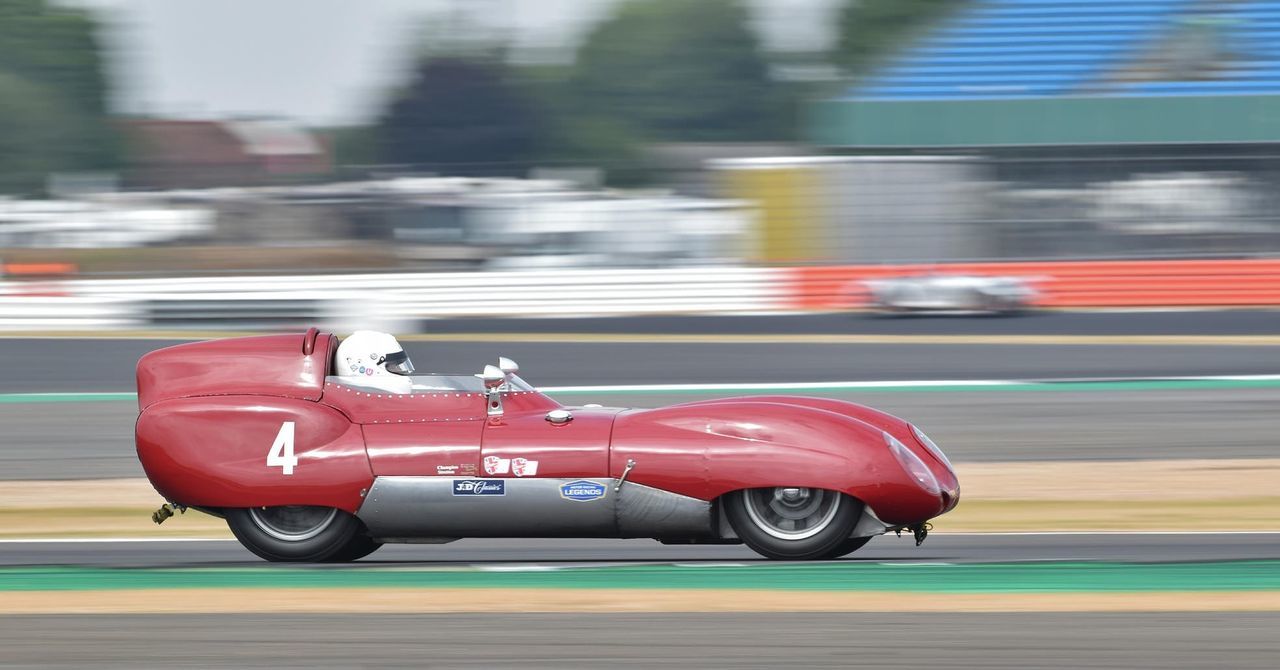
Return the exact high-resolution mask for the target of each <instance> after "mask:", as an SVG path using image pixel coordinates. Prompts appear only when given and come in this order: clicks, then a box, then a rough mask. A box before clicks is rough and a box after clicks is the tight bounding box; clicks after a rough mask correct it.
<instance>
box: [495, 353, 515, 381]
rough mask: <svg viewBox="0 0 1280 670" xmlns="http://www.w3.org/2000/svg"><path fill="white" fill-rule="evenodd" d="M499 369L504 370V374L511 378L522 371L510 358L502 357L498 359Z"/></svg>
mask: <svg viewBox="0 0 1280 670" xmlns="http://www.w3.org/2000/svg"><path fill="white" fill-rule="evenodd" d="M498 369H499V370H502V374H504V375H506V376H508V377H510V376H511V375H514V374H515V373H517V372H519V371H520V366H519V365H517V364H516V362H515V361H513V360H511V359H510V358H507V357H506V356H501V357H499V358H498Z"/></svg>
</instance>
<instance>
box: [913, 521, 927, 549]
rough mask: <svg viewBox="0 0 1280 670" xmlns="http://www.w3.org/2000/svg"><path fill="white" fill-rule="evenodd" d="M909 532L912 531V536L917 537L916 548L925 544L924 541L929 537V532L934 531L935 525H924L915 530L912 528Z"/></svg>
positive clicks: (916, 527)
mask: <svg viewBox="0 0 1280 670" xmlns="http://www.w3.org/2000/svg"><path fill="white" fill-rule="evenodd" d="M908 530H910V531H911V534H912V535H914V536H915V538H916V546H917V547H918V546H920V545H922V544H924V539H925V538H926V537H929V531H931V530H933V524H931V523H922V524H920V525H919V526H915V527H914V528H910V529H908Z"/></svg>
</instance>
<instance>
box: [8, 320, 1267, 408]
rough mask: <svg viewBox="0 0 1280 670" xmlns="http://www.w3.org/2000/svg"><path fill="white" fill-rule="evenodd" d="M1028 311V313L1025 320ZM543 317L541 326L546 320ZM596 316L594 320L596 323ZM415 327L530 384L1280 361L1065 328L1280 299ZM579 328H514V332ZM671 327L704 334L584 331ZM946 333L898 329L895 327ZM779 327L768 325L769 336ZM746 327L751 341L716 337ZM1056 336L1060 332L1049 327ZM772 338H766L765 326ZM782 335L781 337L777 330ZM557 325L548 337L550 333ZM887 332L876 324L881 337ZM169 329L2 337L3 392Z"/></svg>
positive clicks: (421, 357)
mask: <svg viewBox="0 0 1280 670" xmlns="http://www.w3.org/2000/svg"><path fill="white" fill-rule="evenodd" d="M1033 325H1034V327H1033ZM543 328H545V329H546V330H545V331H544V330H542V329H543ZM593 329H594V330H593ZM425 332H427V333H433V334H435V335H440V336H444V337H454V336H450V335H448V333H450V332H453V333H455V334H457V333H482V334H486V335H491V336H498V337H502V338H507V339H508V341H501V342H494V341H483V342H481V341H469V340H471V339H474V338H468V337H467V336H466V335H457V336H456V338H455V339H450V340H448V341H427V342H423V341H414V342H407V343H406V349H407V350H408V351H409V353H410V355H411V356H412V358H413V360H414V363H415V365H417V367H418V369H419V370H420V371H422V372H424V373H425V372H442V373H451V374H457V373H466V372H479V371H480V370H481V369H482V368H483V366H484V365H485V364H486V363H491V362H494V361H495V360H496V359H497V357H498V356H508V357H511V358H514V359H515V360H517V361H518V362H519V363H520V365H521V375H522V376H523V377H524V378H525V379H527V380H529V381H530V382H531V383H533V384H536V385H539V386H561V385H569V384H672V383H700V382H786V381H835V380H842V381H847V380H886V379H888V380H897V379H1042V378H1054V379H1056V378H1081V377H1090V378H1092V377H1151V376H1201V375H1251V374H1280V347H1277V346H1249V345H1247V344H1236V345H1229V346H1228V345H1219V346H1210V345H1205V344H1161V345H1151V344H1139V343H1124V340H1119V341H1117V342H1115V343H1104V344H1088V345H1086V344H1079V343H1075V342H1073V341H1072V340H1071V339H1070V338H1071V337H1074V336H1122V337H1126V336H1139V335H1150V336H1166V337H1167V336H1239V335H1247V336H1271V337H1274V336H1277V335H1280V312H1272V311H1257V312H1254V311H1223V312H1141V313H1046V314H1038V315H1033V316H1028V317H1010V318H998V319H996V318H962V319H946V318H940V317H921V318H906V319H881V318H876V317H866V316H850V315H814V316H802V315H801V316H770V317H683V318H679V317H654V318H644V319H640V318H619V319H557V320H548V319H542V320H525V319H507V320H502V321H497V322H490V321H486V322H483V323H476V322H473V321H448V322H445V321H440V322H433V323H432V324H430V325H429V327H427V328H425ZM546 332H555V333H578V334H579V335H580V336H581V338H582V339H583V340H584V341H572V342H565V341H532V339H533V337H534V336H533V335H531V336H530V340H529V341H522V340H521V334H522V333H529V334H532V333H542V334H543V335H542V336H543V337H545V336H546V335H545V334H546ZM593 333H595V335H594V336H595V337H597V338H604V337H608V336H609V335H610V334H612V335H618V334H625V335H628V336H633V337H635V338H643V337H645V336H648V335H657V334H667V335H676V334H680V333H686V334H692V335H696V336H698V337H700V338H706V341H700V342H669V341H668V342H661V341H650V342H644V341H628V342H616V341H592V337H593ZM895 333H898V334H902V335H911V336H944V337H945V336H949V339H948V340H947V341H946V342H934V343H895V342H893V341H892V339H893V338H892V335H893V334H895ZM771 334H772V335H771ZM857 334H863V335H877V336H887V337H888V341H880V342H876V343H866V342H839V341H834V342H831V343H825V344H824V343H814V342H794V341H792V342H787V341H785V337H787V336H796V335H802V336H818V337H819V339H822V336H830V337H831V338H836V339H837V340H838V338H839V337H842V336H848V335H857ZM775 335H776V336H777V337H774V336H775ZM970 335H1008V336H1024V335H1025V336H1037V337H1040V338H1049V339H1047V340H1045V339H1041V340H1039V341H1038V342H1039V343H1037V344H1008V343H986V344H982V343H971V342H966V341H965V338H966V337H968V336H970ZM717 336H723V337H725V338H731V337H739V338H740V337H743V336H747V337H748V338H749V340H748V341H742V340H735V341H733V342H718V341H716V337H717ZM1054 336H1062V338H1059V340H1055V339H1054ZM771 338H772V339H771ZM778 338H784V339H778ZM553 339H554V338H553ZM882 339H883V338H882ZM181 341H182V340H176V339H76V338H65V339H64V338H4V339H0V369H2V370H3V371H4V374H3V375H0V393H33V392H93V391H129V390H132V389H133V387H134V383H135V381H134V366H135V364H136V363H137V360H138V358H139V357H140V356H142V355H143V354H145V353H147V352H148V351H151V350H154V349H158V348H160V347H164V346H169V345H171V344H177V343H179V342H181Z"/></svg>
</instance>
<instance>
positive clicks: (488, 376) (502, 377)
mask: <svg viewBox="0 0 1280 670" xmlns="http://www.w3.org/2000/svg"><path fill="white" fill-rule="evenodd" d="M480 378H481V379H483V380H484V387H485V388H487V389H489V390H490V391H492V390H495V389H497V388H498V387H499V386H502V385H503V384H505V383H506V382H507V375H506V374H505V373H504V372H503V371H502V370H501V369H499V368H498V367H496V366H493V365H486V366H484V373H483V374H481V375H480Z"/></svg>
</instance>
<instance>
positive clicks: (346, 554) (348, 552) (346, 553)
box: [325, 533, 382, 563]
mask: <svg viewBox="0 0 1280 670" xmlns="http://www.w3.org/2000/svg"><path fill="white" fill-rule="evenodd" d="M380 548H382V543H381V542H379V541H377V540H375V539H373V538H371V537H369V536H368V535H366V534H364V533H356V535H355V537H353V538H351V541H350V542H347V544H346V546H344V547H343V548H342V549H340V550H338V553H336V554H334V555H333V556H330V557H329V558H326V559H325V561H327V562H329V563H347V562H349V561H358V560H360V559H362V558H364V557H365V556H368V555H369V554H372V553H373V552H375V551H377V550H378V549H380Z"/></svg>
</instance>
